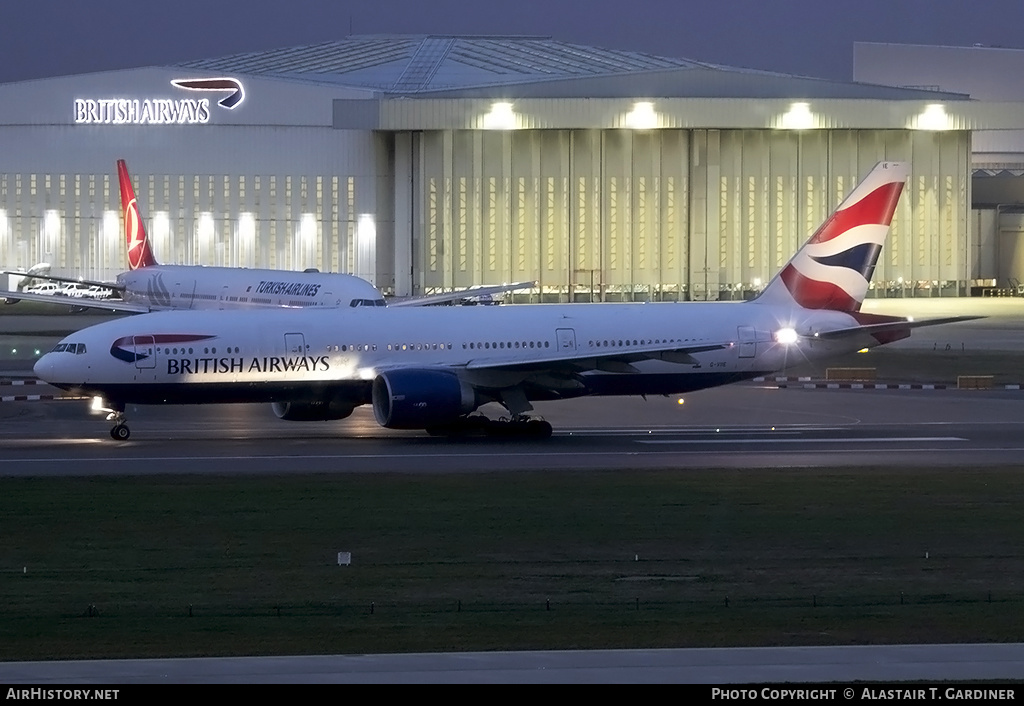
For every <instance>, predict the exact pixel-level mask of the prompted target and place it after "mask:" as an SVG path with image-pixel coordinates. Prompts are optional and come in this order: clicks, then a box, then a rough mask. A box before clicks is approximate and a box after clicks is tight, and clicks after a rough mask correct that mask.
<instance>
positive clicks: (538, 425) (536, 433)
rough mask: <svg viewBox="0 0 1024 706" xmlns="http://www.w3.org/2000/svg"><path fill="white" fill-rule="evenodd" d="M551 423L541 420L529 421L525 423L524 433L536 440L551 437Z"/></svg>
mask: <svg viewBox="0 0 1024 706" xmlns="http://www.w3.org/2000/svg"><path fill="white" fill-rule="evenodd" d="M551 432H552V429H551V423H550V422H547V421H545V420H543V419H531V420H530V421H528V422H527V423H526V433H527V434H529V435H530V436H533V437H536V438H538V439H548V438H550V437H551Z"/></svg>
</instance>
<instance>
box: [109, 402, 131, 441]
mask: <svg viewBox="0 0 1024 706" xmlns="http://www.w3.org/2000/svg"><path fill="white" fill-rule="evenodd" d="M108 411H109V412H110V414H108V415H107V421H108V422H114V427H113V429H111V430H110V438H111V439H113V440H115V441H127V440H128V437H129V436H131V435H132V432H131V430H130V429H129V428H128V424H127V423H126V422H127V417H125V415H124V407H123V406H120V405H117V406H115V407H114V408H113V409H110V410H108Z"/></svg>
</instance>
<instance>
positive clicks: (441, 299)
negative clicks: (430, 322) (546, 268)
mask: <svg viewBox="0 0 1024 706" xmlns="http://www.w3.org/2000/svg"><path fill="white" fill-rule="evenodd" d="M536 286H537V283H536V282H515V283H513V284H495V285H485V286H481V287H469V288H467V289H460V290H458V291H455V292H445V293H443V294H425V295H423V296H420V297H406V298H403V299H389V300H388V306H431V305H434V304H448V303H452V302H458V301H460V300H462V299H475V298H477V297H489V296H491V295H494V294H503V293H504V292H514V291H516V290H519V289H532V288H533V287H536Z"/></svg>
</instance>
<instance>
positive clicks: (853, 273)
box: [754, 162, 909, 312]
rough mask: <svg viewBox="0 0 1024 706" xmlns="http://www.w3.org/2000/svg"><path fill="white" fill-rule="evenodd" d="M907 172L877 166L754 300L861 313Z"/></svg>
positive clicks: (903, 167) (897, 165)
mask: <svg viewBox="0 0 1024 706" xmlns="http://www.w3.org/2000/svg"><path fill="white" fill-rule="evenodd" d="M908 173H909V168H908V165H907V164H906V163H904V162H879V163H878V164H876V165H875V168H874V169H872V170H871V172H870V173H869V174H868V175H867V176H866V177H864V179H863V180H861V182H860V183H859V184H858V185H857V187H856V188H855V189H854V190H853V191H852V192H850V194H849V195H848V196H847V197H846V198H845V199H843V202H842V203H841V204H839V208H837V209H836V210H835V212H834V213H833V214H832V215H831V216H829V218H828V219H827V220H826V221H825V222H824V223H822V224H821V226H820V227H819V228H818V230H816V231H815V232H814V235H812V236H811V237H810V239H809V240H808V241H807V242H806V243H805V244H804V246H803V247H802V248H800V250H799V251H798V252H797V254H796V255H794V256H793V259H791V260H790V261H789V263H787V264H786V266H785V267H784V268H782V271H781V272H779V274H777V275H776V276H775V278H774V279H772V281H771V282H769V283H768V286H767V287H765V290H764V291H763V292H761V294H760V296H758V297H757V299H755V300H754V301H757V302H761V303H766V304H796V305H797V306H801V307H803V308H805V309H830V310H833V311H848V312H854V311H860V306H861V304H863V303H864V297H865V295H867V291H868V283H869V282H870V281H871V275H872V274H873V273H874V271H875V263H876V262H877V261H878V255H879V253H880V252H881V251H882V244H883V243H884V242H885V238H886V236H887V235H888V233H889V225H890V224H891V223H892V217H893V214H894V213H895V212H896V204H897V203H899V200H900V194H901V193H902V192H903V185H904V183H905V182H906V180H907V174H908Z"/></svg>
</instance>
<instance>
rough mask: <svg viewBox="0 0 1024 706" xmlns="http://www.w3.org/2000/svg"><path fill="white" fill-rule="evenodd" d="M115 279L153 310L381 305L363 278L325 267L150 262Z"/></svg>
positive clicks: (130, 299) (129, 299)
mask: <svg viewBox="0 0 1024 706" xmlns="http://www.w3.org/2000/svg"><path fill="white" fill-rule="evenodd" d="M117 283H118V284H119V285H121V286H123V287H124V294H123V298H124V301H125V302H126V303H129V304H133V305H139V306H143V307H148V308H150V309H153V310H166V309H190V310H196V309H254V308H267V307H285V308H307V307H339V306H340V307H347V306H350V304H351V303H352V302H353V300H356V301H357V302H359V304H365V303H366V302H373V303H376V302H380V305H383V298H382V297H381V295H380V292H379V291H378V290H377V288H376V287H374V286H373V285H372V284H370V283H369V282H367V281H366V280H364V279H361V278H359V277H354V276H352V275H346V274H339V273H330V272H288V271H284V270H262V269H251V270H250V269H244V268H235V267H201V266H192V265H152V266H149V267H143V268H140V269H137V270H130V271H127V272H123V273H121V274H120V275H118V277H117Z"/></svg>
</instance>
